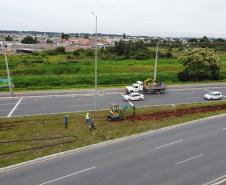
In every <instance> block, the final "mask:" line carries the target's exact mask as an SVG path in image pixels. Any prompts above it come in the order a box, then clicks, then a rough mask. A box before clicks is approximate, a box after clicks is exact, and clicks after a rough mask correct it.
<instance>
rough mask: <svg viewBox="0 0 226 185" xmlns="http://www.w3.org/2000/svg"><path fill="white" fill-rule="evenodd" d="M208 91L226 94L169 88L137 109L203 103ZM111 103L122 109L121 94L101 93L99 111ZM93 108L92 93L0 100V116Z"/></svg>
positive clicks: (202, 89)
mask: <svg viewBox="0 0 226 185" xmlns="http://www.w3.org/2000/svg"><path fill="white" fill-rule="evenodd" d="M207 89H209V90H220V91H221V92H222V93H223V94H224V95H226V87H224V86H221V87H208V88H207V87H196V88H194V87H192V88H185V89H182V88H179V89H178V88H175V89H168V90H167V92H166V94H162V95H160V96H157V95H146V96H145V99H144V101H140V102H135V105H136V107H143V106H154V105H166V104H170V105H172V104H182V103H192V102H204V101H205V100H204V99H203V95H204V94H205V93H207V91H206V90H207ZM111 103H117V104H119V105H120V106H123V105H124V104H125V102H124V101H123V100H122V95H121V93H120V92H105V93H100V94H99V95H98V98H97V107H98V109H109V106H110V104H111ZM93 109H94V94H93V93H86V94H67V95H45V96H22V97H16V98H0V117H7V116H8V117H10V116H24V115H38V114H50V113H62V112H77V111H90V110H93Z"/></svg>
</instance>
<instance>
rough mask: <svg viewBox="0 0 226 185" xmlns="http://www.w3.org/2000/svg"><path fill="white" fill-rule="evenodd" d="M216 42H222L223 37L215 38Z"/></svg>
mask: <svg viewBox="0 0 226 185" xmlns="http://www.w3.org/2000/svg"><path fill="white" fill-rule="evenodd" d="M216 42H222V43H224V39H222V38H218V39H216Z"/></svg>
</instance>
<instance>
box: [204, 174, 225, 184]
mask: <svg viewBox="0 0 226 185" xmlns="http://www.w3.org/2000/svg"><path fill="white" fill-rule="evenodd" d="M225 178H226V175H224V176H222V177H219V178H217V179H215V180H213V181H211V182H208V183H206V184H203V185H217V184H216V183H219V180H221V179H223V181H225V180H226V179H225ZM213 183H215V184H213ZM221 183H222V182H221V181H220V184H221Z"/></svg>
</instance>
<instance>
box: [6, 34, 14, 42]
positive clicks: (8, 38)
mask: <svg viewBox="0 0 226 185" xmlns="http://www.w3.org/2000/svg"><path fill="white" fill-rule="evenodd" d="M5 41H13V38H12V37H11V36H10V35H7V36H6V38H5Z"/></svg>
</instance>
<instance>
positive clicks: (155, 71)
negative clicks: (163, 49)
mask: <svg viewBox="0 0 226 185" xmlns="http://www.w3.org/2000/svg"><path fill="white" fill-rule="evenodd" d="M158 52H159V43H158V39H157V42H156V55H155V69H154V80H156V75H157V63H158Z"/></svg>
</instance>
